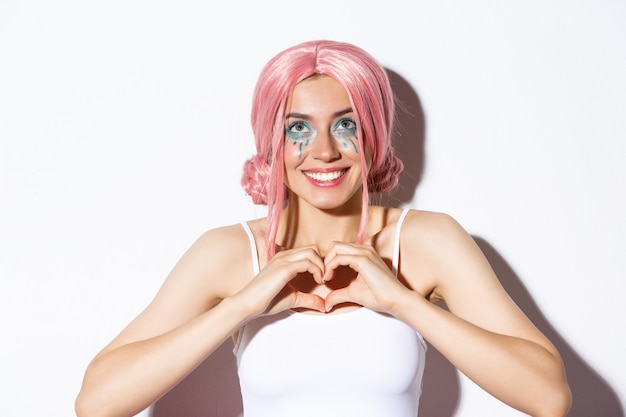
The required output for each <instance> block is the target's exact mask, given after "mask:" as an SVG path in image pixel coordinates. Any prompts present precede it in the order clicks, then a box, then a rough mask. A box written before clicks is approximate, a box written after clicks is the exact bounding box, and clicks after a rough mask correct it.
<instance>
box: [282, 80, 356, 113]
mask: <svg viewBox="0 0 626 417" xmlns="http://www.w3.org/2000/svg"><path fill="white" fill-rule="evenodd" d="M346 107H350V97H349V96H348V92H347V91H346V89H345V88H343V86H342V85H341V84H340V83H339V82H338V81H337V80H335V79H334V78H331V77H329V76H327V75H315V76H312V77H309V78H306V79H304V80H302V81H300V82H299V83H298V84H296V86H295V87H294V88H293V91H292V93H291V96H290V98H289V101H288V103H287V108H288V109H289V110H288V113H289V112H298V113H306V114H315V113H319V114H320V115H322V114H323V113H333V112H335V111H336V110H338V109H344V108H346Z"/></svg>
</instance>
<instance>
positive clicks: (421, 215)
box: [402, 210, 473, 254]
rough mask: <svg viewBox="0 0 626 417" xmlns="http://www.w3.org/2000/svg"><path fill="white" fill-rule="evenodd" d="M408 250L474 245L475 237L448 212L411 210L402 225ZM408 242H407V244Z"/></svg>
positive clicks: (433, 249) (435, 251) (435, 249)
mask: <svg viewBox="0 0 626 417" xmlns="http://www.w3.org/2000/svg"><path fill="white" fill-rule="evenodd" d="M402 234H403V235H404V236H405V238H404V239H403V240H402V242H403V247H406V250H411V249H412V248H414V249H417V250H430V251H434V253H433V254H436V253H437V252H438V250H440V249H443V248H449V247H450V245H451V244H454V245H468V244H469V245H473V239H472V238H471V236H470V235H469V234H468V233H467V232H466V231H465V229H464V228H463V227H462V226H461V224H460V223H459V222H458V221H457V220H456V219H455V218H454V217H452V216H451V215H449V214H447V213H441V212H435V211H424V210H410V211H409V213H408V214H407V217H406V220H405V221H404V223H403V225H402ZM405 243H406V244H405Z"/></svg>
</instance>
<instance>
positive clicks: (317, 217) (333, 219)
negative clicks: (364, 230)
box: [276, 199, 361, 254]
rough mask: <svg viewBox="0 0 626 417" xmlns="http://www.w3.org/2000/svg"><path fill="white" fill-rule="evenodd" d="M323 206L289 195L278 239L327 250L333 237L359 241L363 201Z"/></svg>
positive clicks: (289, 244) (282, 242) (290, 245)
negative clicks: (314, 205)
mask: <svg viewBox="0 0 626 417" xmlns="http://www.w3.org/2000/svg"><path fill="white" fill-rule="evenodd" d="M358 203H359V204H349V205H347V206H344V207H341V209H334V210H320V209H318V208H315V207H313V206H311V205H308V204H306V203H303V202H300V201H299V200H297V199H289V202H288V204H287V207H286V208H285V209H284V210H283V212H282V214H281V219H280V226H279V228H278V234H277V239H276V241H277V243H279V245H280V246H282V247H284V248H296V247H302V246H308V245H315V246H317V248H318V249H319V250H320V251H321V252H322V254H325V252H326V249H327V248H328V246H329V245H330V243H331V242H332V241H341V242H356V239H357V233H358V230H359V223H360V221H361V204H360V199H359V201H358Z"/></svg>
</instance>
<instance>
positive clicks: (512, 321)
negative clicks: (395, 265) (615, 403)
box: [407, 213, 554, 351]
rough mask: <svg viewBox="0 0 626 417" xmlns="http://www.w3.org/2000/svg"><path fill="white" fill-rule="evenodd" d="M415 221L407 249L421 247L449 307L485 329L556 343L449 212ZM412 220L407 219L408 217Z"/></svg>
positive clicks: (436, 289)
mask: <svg viewBox="0 0 626 417" xmlns="http://www.w3.org/2000/svg"><path fill="white" fill-rule="evenodd" d="M425 216H426V217H427V218H423V219H417V221H412V222H410V226H409V228H410V229H411V230H410V231H409V233H407V234H409V235H412V236H410V237H409V239H410V238H411V237H413V238H415V240H416V241H417V242H418V244H417V245H411V244H410V243H409V244H408V245H407V246H409V247H408V248H407V250H408V251H409V252H411V251H414V253H416V255H417V253H418V252H419V255H417V257H418V258H420V259H421V261H422V262H423V263H424V268H425V270H423V271H422V272H423V273H424V274H425V275H426V276H427V277H429V279H430V280H431V282H432V292H433V294H435V298H440V299H442V300H443V301H444V302H445V304H446V306H447V308H448V309H449V311H450V312H451V313H453V314H455V315H456V316H458V317H461V318H463V319H464V320H466V321H468V322H471V323H473V324H474V325H476V326H479V327H481V328H483V329H485V330H488V331H491V332H494V333H499V334H504V335H508V336H513V337H519V338H523V339H527V340H530V341H533V342H535V343H538V344H540V345H542V346H544V347H545V348H546V349H548V350H550V351H554V347H553V346H552V344H551V343H550V342H549V341H548V340H547V338H546V337H545V336H544V335H543V334H542V333H541V332H540V331H539V330H538V329H537V328H536V327H535V326H534V324H533V323H532V322H531V321H530V320H529V319H528V318H527V317H526V315H525V314H524V312H523V311H522V310H521V309H520V308H519V307H518V306H517V305H516V304H515V302H514V301H513V300H512V299H511V297H510V296H509V294H508V293H507V292H506V291H505V289H504V288H503V287H502V285H501V283H500V281H499V280H498V278H497V277H496V275H495V273H494V271H493V269H492V268H491V265H490V264H489V262H488V260H487V259H486V257H485V256H484V254H483V253H482V251H481V250H480V248H479V247H478V245H477V244H476V242H475V241H474V239H473V238H472V237H471V236H470V235H469V234H468V233H467V232H466V231H465V230H464V229H463V228H462V227H461V226H460V225H459V224H458V223H457V222H456V221H455V220H454V219H453V218H452V217H450V216H448V215H445V214H440V213H428V214H426V215H425ZM407 220H408V219H407Z"/></svg>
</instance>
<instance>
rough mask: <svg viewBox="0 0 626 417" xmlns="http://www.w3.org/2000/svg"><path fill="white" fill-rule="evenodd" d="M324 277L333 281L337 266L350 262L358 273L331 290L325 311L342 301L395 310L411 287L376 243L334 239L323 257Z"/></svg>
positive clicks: (373, 308) (382, 309)
mask: <svg viewBox="0 0 626 417" xmlns="http://www.w3.org/2000/svg"><path fill="white" fill-rule="evenodd" d="M324 265H325V274H324V281H326V282H328V281H331V280H332V279H333V277H334V272H335V270H336V269H337V268H338V267H340V266H347V267H350V268H351V269H353V270H354V271H356V272H357V277H356V278H355V279H354V280H353V281H351V282H350V284H348V285H347V286H346V287H343V288H340V289H336V290H334V291H331V292H330V293H329V294H328V296H327V297H326V300H325V307H326V311H330V310H332V308H333V307H334V306H335V305H337V304H340V303H346V302H350V303H356V304H360V305H362V306H363V307H367V308H369V309H370V310H374V311H378V312H383V313H390V314H393V309H394V306H395V304H396V302H397V300H398V297H399V296H400V295H401V294H403V293H406V291H409V290H408V289H407V288H406V287H405V286H404V285H403V284H402V283H401V282H399V281H398V279H397V278H396V277H395V276H394V274H393V273H392V272H391V270H390V269H389V267H388V266H387V264H386V263H385V261H383V260H382V258H381V257H380V256H379V255H378V253H377V252H376V250H374V248H373V247H371V246H367V245H356V244H349V243H342V242H333V243H332V244H331V245H330V247H329V251H328V254H327V255H326V258H325V259H324Z"/></svg>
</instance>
